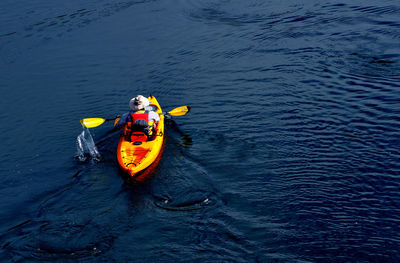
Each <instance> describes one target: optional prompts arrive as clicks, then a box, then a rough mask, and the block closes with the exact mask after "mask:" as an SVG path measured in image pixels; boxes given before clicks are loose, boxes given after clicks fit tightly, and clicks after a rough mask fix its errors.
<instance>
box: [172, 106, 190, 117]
mask: <svg viewBox="0 0 400 263" xmlns="http://www.w3.org/2000/svg"><path fill="white" fill-rule="evenodd" d="M189 111H190V106H181V107H178V108H175V109H173V110H172V111H170V112H168V114H169V115H171V116H183V115H185V114H186V113H188V112H189Z"/></svg>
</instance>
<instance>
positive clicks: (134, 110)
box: [115, 95, 160, 139]
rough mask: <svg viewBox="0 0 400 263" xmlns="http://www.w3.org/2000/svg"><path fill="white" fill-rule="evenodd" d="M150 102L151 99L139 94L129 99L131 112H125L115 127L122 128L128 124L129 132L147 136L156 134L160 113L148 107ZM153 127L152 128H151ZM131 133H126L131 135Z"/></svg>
mask: <svg viewBox="0 0 400 263" xmlns="http://www.w3.org/2000/svg"><path fill="white" fill-rule="evenodd" d="M149 104H150V102H149V100H148V99H147V98H146V97H144V96H142V95H138V96H136V97H135V98H132V99H131V100H130V101H129V108H130V109H131V110H130V111H129V112H127V113H124V114H123V115H122V116H121V119H120V120H119V121H118V122H117V123H116V125H115V128H116V129H120V128H122V127H124V126H125V125H126V126H127V129H126V130H128V132H129V133H131V134H136V135H138V134H139V133H144V134H145V135H146V139H147V136H150V135H152V134H154V133H155V132H154V131H155V129H156V127H157V123H158V122H159V121H160V116H158V113H156V112H154V111H153V110H152V109H146V107H148V106H149ZM151 128H152V129H151ZM131 134H125V135H128V136H131Z"/></svg>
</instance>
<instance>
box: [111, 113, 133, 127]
mask: <svg viewBox="0 0 400 263" xmlns="http://www.w3.org/2000/svg"><path fill="white" fill-rule="evenodd" d="M130 116H131V115H130V113H129V112H127V113H124V114H123V115H122V116H121V118H120V119H119V121H118V122H117V124H115V127H114V129H116V130H118V129H121V128H122V127H124V125H125V124H126V123H127V122H128V121H129V117H130Z"/></svg>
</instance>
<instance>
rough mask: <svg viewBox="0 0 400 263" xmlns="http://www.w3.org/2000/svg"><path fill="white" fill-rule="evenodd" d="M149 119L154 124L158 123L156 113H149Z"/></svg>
mask: <svg viewBox="0 0 400 263" xmlns="http://www.w3.org/2000/svg"><path fill="white" fill-rule="evenodd" d="M149 119H150V120H154V121H155V122H159V121H160V116H158V113H157V112H154V111H150V112H149Z"/></svg>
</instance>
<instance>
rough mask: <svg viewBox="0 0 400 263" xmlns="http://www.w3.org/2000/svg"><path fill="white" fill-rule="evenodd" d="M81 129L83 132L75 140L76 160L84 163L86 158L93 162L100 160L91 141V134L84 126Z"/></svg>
mask: <svg viewBox="0 0 400 263" xmlns="http://www.w3.org/2000/svg"><path fill="white" fill-rule="evenodd" d="M82 127H83V131H82V133H81V134H79V135H78V137H77V138H76V146H77V151H78V158H79V160H80V161H82V162H84V161H86V160H87V159H88V158H91V159H94V160H100V157H101V155H100V153H99V151H98V150H97V147H96V144H95V143H94V141H93V137H92V134H90V131H89V129H88V128H86V127H85V126H82Z"/></svg>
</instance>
